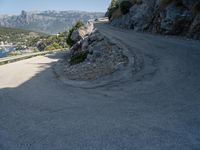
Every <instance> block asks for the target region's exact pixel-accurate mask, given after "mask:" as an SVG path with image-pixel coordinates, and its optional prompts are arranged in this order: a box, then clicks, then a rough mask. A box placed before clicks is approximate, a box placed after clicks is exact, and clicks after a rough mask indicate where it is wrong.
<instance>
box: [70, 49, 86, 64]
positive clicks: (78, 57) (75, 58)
mask: <svg viewBox="0 0 200 150" xmlns="http://www.w3.org/2000/svg"><path fill="white" fill-rule="evenodd" d="M87 55H88V51H80V52H77V53H76V54H74V55H72V57H71V60H70V64H71V65H74V64H78V63H81V62H83V61H85V59H86V58H87Z"/></svg>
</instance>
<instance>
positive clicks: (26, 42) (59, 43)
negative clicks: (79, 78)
mask: <svg viewBox="0 0 200 150" xmlns="http://www.w3.org/2000/svg"><path fill="white" fill-rule="evenodd" d="M82 26H84V23H83V22H82V21H78V22H77V23H75V24H74V25H73V26H72V28H71V29H69V30H68V31H65V32H62V33H58V34H57V35H48V34H45V33H37V32H33V31H29V30H23V29H15V28H6V27H0V42H1V43H0V44H1V45H2V44H3V45H13V46H14V47H15V51H12V52H10V54H9V56H16V55H21V54H24V53H33V52H39V51H52V50H56V49H64V48H68V47H71V46H72V45H73V44H74V43H73V42H72V40H71V38H70V37H71V35H72V33H73V32H74V31H76V30H78V29H79V28H80V27H82ZM78 59H79V58H78Z"/></svg>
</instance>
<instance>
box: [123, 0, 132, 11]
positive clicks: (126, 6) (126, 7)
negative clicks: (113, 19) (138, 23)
mask: <svg viewBox="0 0 200 150" xmlns="http://www.w3.org/2000/svg"><path fill="white" fill-rule="evenodd" d="M132 6H133V4H132V3H131V2H130V1H128V0H127V1H122V2H121V3H120V10H121V12H122V14H123V15H125V14H127V13H129V10H130V8H131V7H132Z"/></svg>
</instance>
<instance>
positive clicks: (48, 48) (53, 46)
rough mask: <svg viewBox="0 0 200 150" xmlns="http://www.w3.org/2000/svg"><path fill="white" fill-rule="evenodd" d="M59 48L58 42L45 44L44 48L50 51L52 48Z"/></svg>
mask: <svg viewBox="0 0 200 150" xmlns="http://www.w3.org/2000/svg"><path fill="white" fill-rule="evenodd" d="M61 48H62V46H60V45H59V44H58V43H53V44H51V45H49V46H47V47H46V48H45V51H52V50H56V49H61Z"/></svg>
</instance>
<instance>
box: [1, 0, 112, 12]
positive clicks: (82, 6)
mask: <svg viewBox="0 0 200 150" xmlns="http://www.w3.org/2000/svg"><path fill="white" fill-rule="evenodd" d="M110 1H111V0H0V14H19V13H20V12H21V10H26V11H31V10H32V11H35V10H84V11H93V12H94V11H101V12H105V11H106V9H107V7H108V6H109V3H110Z"/></svg>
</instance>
